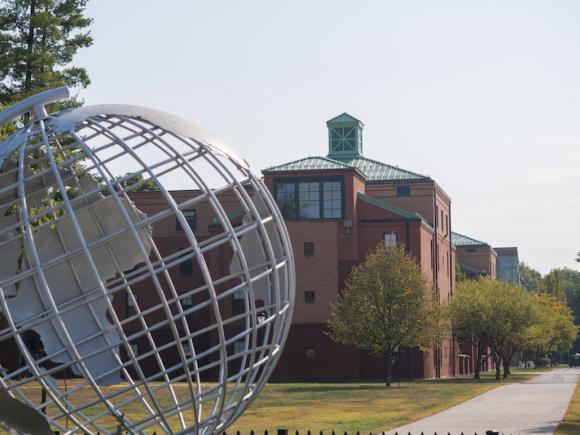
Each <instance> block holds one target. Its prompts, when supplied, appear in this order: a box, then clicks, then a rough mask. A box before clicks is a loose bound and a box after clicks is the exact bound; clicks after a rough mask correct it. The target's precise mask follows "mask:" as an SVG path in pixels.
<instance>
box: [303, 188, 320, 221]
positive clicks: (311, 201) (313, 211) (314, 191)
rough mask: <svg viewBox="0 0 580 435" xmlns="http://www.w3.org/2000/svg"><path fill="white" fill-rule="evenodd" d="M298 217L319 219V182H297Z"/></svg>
mask: <svg viewBox="0 0 580 435" xmlns="http://www.w3.org/2000/svg"><path fill="white" fill-rule="evenodd" d="M298 217H299V218H300V219H320V183H298Z"/></svg>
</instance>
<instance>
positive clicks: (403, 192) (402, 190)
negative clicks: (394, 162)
mask: <svg viewBox="0 0 580 435" xmlns="http://www.w3.org/2000/svg"><path fill="white" fill-rule="evenodd" d="M397 196H398V197H404V196H411V186H410V185H409V186H397Z"/></svg>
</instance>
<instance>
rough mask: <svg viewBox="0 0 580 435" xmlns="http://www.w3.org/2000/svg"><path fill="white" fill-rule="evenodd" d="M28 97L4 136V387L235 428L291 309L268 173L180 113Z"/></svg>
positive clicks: (181, 425)
mask: <svg viewBox="0 0 580 435" xmlns="http://www.w3.org/2000/svg"><path fill="white" fill-rule="evenodd" d="M21 111H23V110H21ZM32 112H34V113H36V118H35V119H32V121H31V122H30V123H28V125H25V126H24V127H22V128H21V129H20V130H18V131H17V132H16V133H15V134H13V135H12V136H11V137H9V138H8V139H7V140H6V141H5V142H4V143H3V144H2V145H0V165H1V172H0V262H1V264H2V267H1V268H0V317H3V319H2V322H1V324H0V355H5V356H7V355H8V356H10V355H11V356H12V357H13V358H12V359H10V358H7V359H8V360H9V362H8V363H6V362H5V361H4V360H5V359H6V358H4V357H2V358H0V360H1V361H0V362H1V363H2V364H5V367H3V369H2V372H1V374H0V388H3V389H4V390H5V391H7V392H8V393H9V394H10V395H11V396H12V397H13V398H15V399H18V400H20V401H22V402H24V403H26V404H27V405H29V406H30V407H33V408H35V409H36V410H38V411H41V412H43V413H45V415H46V417H47V420H48V421H49V423H50V424H51V425H52V428H53V429H54V430H60V431H61V432H65V433H84V432H90V433H95V432H98V431H100V432H101V433H107V432H116V431H118V430H123V431H129V432H130V433H141V432H147V433H152V432H153V431H154V430H155V431H157V433H162V432H166V433H179V432H181V433H216V432H219V431H223V430H224V429H225V428H226V427H227V426H228V425H229V424H230V423H231V422H232V421H234V420H235V419H236V418H237V417H238V416H239V415H240V414H241V413H242V411H243V410H244V409H245V408H246V407H247V406H248V405H249V404H250V403H251V401H252V400H253V399H254V398H255V397H256V395H257V394H258V393H259V391H260V390H261V388H262V387H263V386H264V384H265V382H266V380H267V379H268V377H269V376H270V374H271V372H272V370H273V368H274V366H275V364H276V361H277V360H278V358H279V357H280V353H281V350H282V347H283V344H284V341H285V339H286V336H287V334H288V329H289V325H290V320H291V314H292V307H293V302H294V263H293V258H292V251H291V246H290V241H289V238H288V234H287V231H286V228H285V226H284V222H283V219H282V217H281V215H280V213H279V210H278V209H277V207H276V204H275V202H274V201H273V199H272V197H271V195H270V193H269V191H268V189H267V188H266V186H265V185H264V184H263V182H262V181H261V179H260V178H258V177H257V176H256V175H255V174H254V173H253V172H252V170H251V169H250V167H249V166H248V164H247V163H246V162H245V161H244V160H242V159H240V158H239V157H237V155H236V154H235V152H233V151H232V150H230V149H229V148H228V147H227V146H226V145H225V144H223V143H222V142H220V141H219V140H217V139H215V138H213V137H212V136H211V135H209V134H208V133H207V132H205V131H204V130H202V129H201V128H199V127H197V126H196V125H194V124H192V123H190V122H188V121H186V120H183V119H181V118H178V117H174V116H171V115H168V114H165V113H162V112H158V111H154V110H150V109H145V108H141V107H134V106H89V107H84V108H79V109H74V110H72V111H68V112H62V113H58V114H56V115H53V116H50V117H48V116H46V114H45V112H44V110H43V109H42V107H41V106H39V105H38V104H36V106H33V107H32ZM43 112H44V116H43ZM178 189H179V190H178ZM183 189H187V190H183ZM15 360H17V362H14V361H15ZM42 390H44V391H45V394H41V393H42ZM43 396H46V397H45V398H43Z"/></svg>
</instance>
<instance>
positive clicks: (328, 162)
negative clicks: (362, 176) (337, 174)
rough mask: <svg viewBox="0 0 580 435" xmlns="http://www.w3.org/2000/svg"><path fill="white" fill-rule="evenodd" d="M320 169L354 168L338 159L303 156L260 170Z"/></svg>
mask: <svg viewBox="0 0 580 435" xmlns="http://www.w3.org/2000/svg"><path fill="white" fill-rule="evenodd" d="M321 169H355V168H353V167H352V166H350V165H347V164H346V163H342V162H339V161H338V160H334V159H329V158H328V157H305V158H303V159H299V160H294V161H293V162H289V163H284V164H282V165H278V166H272V167H270V168H266V169H264V170H263V171H262V172H290V171H319V170H321Z"/></svg>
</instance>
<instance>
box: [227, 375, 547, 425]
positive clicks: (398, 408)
mask: <svg viewBox="0 0 580 435" xmlns="http://www.w3.org/2000/svg"><path fill="white" fill-rule="evenodd" d="M538 372H539V370H526V371H520V370H516V371H514V374H513V375H512V377H511V378H509V379H508V380H506V381H503V380H502V381H500V382H496V381H495V379H494V378H493V374H492V373H486V374H484V375H483V376H484V378H483V379H481V380H479V381H475V380H474V379H471V378H469V379H468V378H460V379H457V378H456V379H448V380H438V381H412V382H402V383H401V386H400V388H398V387H397V386H396V385H395V386H394V387H391V388H389V389H386V388H385V387H384V384H382V383H373V382H369V383H344V384H340V383H329V384H313V383H308V384H269V385H267V386H266V388H265V389H264V391H263V392H262V394H261V395H260V397H259V398H258V399H257V400H256V402H254V404H253V405H252V406H251V407H250V408H249V409H248V410H247V411H246V412H245V414H244V415H243V416H242V417H241V418H240V419H239V420H237V421H236V422H235V423H234V424H233V425H232V426H231V427H230V428H229V429H228V433H235V431H237V430H239V431H240V432H241V433H242V434H248V433H250V430H251V429H254V430H256V431H257V433H263V431H264V430H265V429H267V430H268V432H269V433H275V432H272V431H273V430H275V429H277V428H287V429H289V430H290V431H292V432H293V431H296V430H298V431H300V433H302V432H303V431H306V430H311V431H313V433H314V432H316V433H318V432H319V431H321V430H323V431H324V432H325V433H327V432H328V433H331V431H332V430H335V431H336V432H337V433H339V432H340V433H344V432H345V431H347V432H349V433H352V432H354V433H356V431H361V432H363V431H364V432H367V433H368V432H378V431H381V430H385V429H389V428H394V427H397V426H400V425H402V424H405V423H409V422H411V421H415V420H419V419H421V418H423V417H426V416H428V415H431V414H435V413H437V412H439V411H442V410H444V409H446V408H449V407H451V406H454V405H457V404H459V403H461V402H464V401H465V400H467V399H470V398H472V397H474V396H477V395H479V394H482V393H484V392H486V391H489V390H491V389H492V388H495V387H497V386H499V385H504V384H506V383H509V382H521V381H525V380H527V379H529V378H531V377H533V376H534V375H535V374H538Z"/></svg>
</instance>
